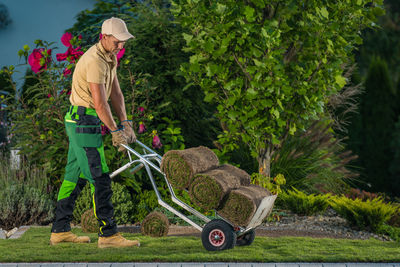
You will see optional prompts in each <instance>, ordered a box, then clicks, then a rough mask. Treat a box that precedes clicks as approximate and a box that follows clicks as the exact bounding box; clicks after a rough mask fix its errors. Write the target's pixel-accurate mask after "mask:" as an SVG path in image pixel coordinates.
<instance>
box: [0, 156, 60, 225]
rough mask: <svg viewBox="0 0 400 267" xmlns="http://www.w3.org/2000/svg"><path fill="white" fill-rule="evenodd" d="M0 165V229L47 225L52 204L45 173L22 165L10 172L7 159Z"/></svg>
mask: <svg viewBox="0 0 400 267" xmlns="http://www.w3.org/2000/svg"><path fill="white" fill-rule="evenodd" d="M0 162H1V163H0V188H1V194H0V228H3V229H11V228H14V227H19V226H21V225H31V224H40V225H45V224H48V223H50V222H51V221H52V220H53V217H54V201H53V199H52V194H51V192H52V190H51V188H50V187H48V180H49V179H48V178H47V176H46V174H45V171H44V170H43V169H39V168H37V167H35V166H29V165H27V163H26V162H21V166H20V168H19V169H18V170H11V169H10V165H9V162H8V159H6V158H3V157H0Z"/></svg>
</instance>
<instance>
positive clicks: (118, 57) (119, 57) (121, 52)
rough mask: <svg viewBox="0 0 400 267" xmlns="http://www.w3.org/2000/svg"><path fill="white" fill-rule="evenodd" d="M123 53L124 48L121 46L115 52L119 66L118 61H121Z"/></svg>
mask: <svg viewBox="0 0 400 267" xmlns="http://www.w3.org/2000/svg"><path fill="white" fill-rule="evenodd" d="M124 54H125V48H122V49H121V50H119V52H118V54H117V61H118V66H119V62H120V61H121V58H122V57H123V56H124Z"/></svg>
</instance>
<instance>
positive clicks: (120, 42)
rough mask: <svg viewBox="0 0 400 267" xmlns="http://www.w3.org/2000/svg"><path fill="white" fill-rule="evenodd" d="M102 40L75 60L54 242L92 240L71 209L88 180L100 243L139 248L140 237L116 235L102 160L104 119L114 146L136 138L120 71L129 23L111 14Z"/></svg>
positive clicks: (106, 168) (107, 245) (103, 27)
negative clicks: (79, 229)
mask: <svg viewBox="0 0 400 267" xmlns="http://www.w3.org/2000/svg"><path fill="white" fill-rule="evenodd" d="M101 33H102V39H101V40H100V42H99V43H97V44H95V45H93V46H92V47H91V48H90V49H89V50H88V51H86V53H85V54H83V55H82V57H81V58H80V59H79V61H78V63H77V64H76V67H75V71H74V74H73V76H72V90H71V96H70V102H71V107H70V108H69V110H68V112H67V114H66V115H65V126H66V131H67V135H68V138H69V148H68V163H67V166H66V167H65V175H64V181H63V183H62V185H61V188H60V191H59V194H58V200H57V207H56V218H55V221H54V223H53V227H52V230H51V231H52V233H51V237H50V244H51V245H55V244H58V243H60V242H74V243H89V242H90V239H89V237H88V236H80V237H78V236H77V235H75V234H73V233H72V232H71V226H70V222H71V219H72V212H73V208H74V204H75V200H76V199H77V197H78V195H79V193H80V191H81V190H82V188H83V187H84V186H85V184H86V181H89V182H90V186H91V191H92V200H93V209H94V213H95V216H96V218H97V220H98V221H99V225H100V227H99V240H98V247H100V248H106V247H130V246H139V245H140V244H139V241H137V240H127V239H125V238H123V237H122V236H121V235H120V234H119V233H117V226H116V223H115V221H114V219H113V216H114V209H113V206H112V203H111V195H112V191H111V179H110V176H109V169H108V167H107V164H106V161H105V158H104V146H103V141H102V137H101V126H100V123H101V122H103V123H104V124H105V125H106V126H107V127H108V128H109V129H110V131H111V134H112V142H113V145H114V146H118V147H119V149H118V150H119V151H122V150H124V147H122V146H121V145H122V144H127V143H132V142H135V141H136V136H135V133H134V131H133V129H132V123H131V121H129V120H127V116H126V111H125V103H124V96H123V95H122V92H121V88H120V86H119V82H118V78H117V75H116V68H117V59H116V54H117V53H118V52H119V51H120V50H121V49H122V48H123V47H124V44H125V42H126V41H127V40H129V39H130V38H134V37H133V35H132V34H130V33H129V32H128V29H127V27H126V25H125V22H124V21H123V20H121V19H118V18H114V17H112V18H110V19H107V20H105V21H104V22H103V25H102V28H101ZM108 99H110V100H111V105H112V108H113V110H114V112H115V113H116V115H117V117H118V119H119V121H120V122H121V124H120V126H117V124H116V122H115V121H114V119H113V117H112V114H111V110H110V106H109V105H108V103H107V101H108Z"/></svg>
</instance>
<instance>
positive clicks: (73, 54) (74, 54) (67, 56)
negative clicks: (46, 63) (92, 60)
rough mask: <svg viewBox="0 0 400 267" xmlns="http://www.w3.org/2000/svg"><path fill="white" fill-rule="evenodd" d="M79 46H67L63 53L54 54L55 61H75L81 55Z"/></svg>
mask: <svg viewBox="0 0 400 267" xmlns="http://www.w3.org/2000/svg"><path fill="white" fill-rule="evenodd" d="M80 48H81V47H77V48H73V47H72V46H70V47H68V50H67V51H66V52H65V53H60V54H57V55H56V58H57V61H64V60H68V61H69V62H70V63H75V61H76V60H77V59H79V58H80V57H81V56H82V55H83V51H81V50H79V49H80Z"/></svg>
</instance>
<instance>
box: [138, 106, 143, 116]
mask: <svg viewBox="0 0 400 267" xmlns="http://www.w3.org/2000/svg"><path fill="white" fill-rule="evenodd" d="M138 111H139V113H140V115H141V116H143V113H144V107H139V108H138Z"/></svg>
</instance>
